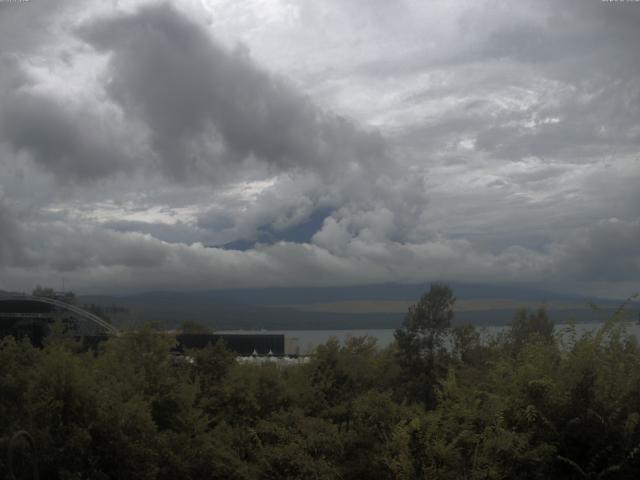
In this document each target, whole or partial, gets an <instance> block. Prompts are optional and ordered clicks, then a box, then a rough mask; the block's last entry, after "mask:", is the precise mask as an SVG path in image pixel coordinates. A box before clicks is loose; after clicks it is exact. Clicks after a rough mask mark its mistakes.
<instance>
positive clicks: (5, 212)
mask: <svg viewBox="0 0 640 480" xmlns="http://www.w3.org/2000/svg"><path fill="white" fill-rule="evenodd" d="M19 228H20V227H19V224H18V222H17V221H16V219H15V217H14V214H13V212H12V211H11V210H10V208H9V206H8V205H7V202H6V200H5V198H4V195H3V193H2V190H0V265H7V264H14V263H17V262H18V260H19V257H21V255H22V252H21V249H20V239H19Z"/></svg>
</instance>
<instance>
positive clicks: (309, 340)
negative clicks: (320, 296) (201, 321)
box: [216, 322, 640, 355]
mask: <svg viewBox="0 0 640 480" xmlns="http://www.w3.org/2000/svg"><path fill="white" fill-rule="evenodd" d="M624 325H625V328H626V330H627V331H628V332H629V334H631V335H634V336H635V337H636V338H638V339H640V325H638V324H637V323H635V322H625V323H624ZM601 326H602V323H578V324H575V325H574V327H575V331H576V334H577V335H578V336H581V335H583V334H584V333H586V332H590V331H594V330H595V329H597V328H598V327H601ZM507 328H509V327H506V326H489V327H478V331H479V332H480V334H481V337H482V338H483V339H485V340H486V339H488V338H490V337H492V336H494V335H497V334H498V333H500V332H502V331H504V330H506V329H507ZM569 328H570V326H569V325H566V324H558V325H556V327H555V331H556V332H557V333H560V334H562V333H564V332H567V331H568V329H569ZM393 332H394V330H393V329H370V330H366V329H360V330H258V331H256V330H219V331H216V333H241V334H242V333H244V334H256V333H265V334H267V333H275V334H284V335H285V336H286V337H287V338H297V339H298V345H299V347H300V353H301V354H302V355H305V354H308V353H310V352H311V351H312V350H313V349H314V348H315V347H316V346H318V345H321V344H323V343H326V341H327V340H329V339H330V338H331V337H335V338H337V339H338V340H340V341H345V340H346V339H348V338H349V337H365V336H367V337H373V338H375V339H376V341H377V344H378V345H379V346H380V347H386V346H388V345H389V344H390V343H391V342H393Z"/></svg>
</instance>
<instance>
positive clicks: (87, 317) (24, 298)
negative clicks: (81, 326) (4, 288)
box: [0, 294, 118, 335]
mask: <svg viewBox="0 0 640 480" xmlns="http://www.w3.org/2000/svg"><path fill="white" fill-rule="evenodd" d="M5 302H7V303H8V302H35V303H38V304H46V305H49V306H51V307H53V308H52V309H51V311H48V312H25V311H18V312H4V311H2V310H4V309H2V308H1V307H2V304H3V303H5ZM5 304H6V303H5ZM56 309H58V310H61V311H63V312H67V314H70V316H71V317H72V318H73V319H74V320H76V321H80V322H89V324H90V325H93V326H94V327H98V329H99V330H101V331H102V332H103V333H105V334H107V335H115V334H117V333H118V331H117V330H116V329H115V327H114V326H113V325H111V324H110V323H109V322H107V321H105V320H103V319H102V318H100V317H99V316H97V315H95V314H93V313H91V312H88V311H86V310H85V309H83V308H80V307H77V306H76V305H71V304H70V303H67V302H63V301H61V300H57V299H55V298H49V297H35V296H33V295H17V294H10V295H2V294H0V318H17V319H48V318H51V317H52V316H55V313H52V312H53V311H54V310H56Z"/></svg>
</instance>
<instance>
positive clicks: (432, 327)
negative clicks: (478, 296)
mask: <svg viewBox="0 0 640 480" xmlns="http://www.w3.org/2000/svg"><path fill="white" fill-rule="evenodd" d="M455 300H456V299H455V298H454V296H453V291H452V290H451V288H450V287H448V286H447V285H442V284H433V285H431V289H430V290H429V292H427V293H425V294H424V295H423V296H422V298H420V301H418V303H417V304H415V305H413V306H411V307H410V308H409V311H408V312H407V315H406V317H405V319H404V322H403V324H402V328H400V329H398V330H396V331H395V339H396V342H397V344H398V351H397V360H398V363H399V364H400V367H401V378H400V380H401V385H402V386H403V390H404V391H405V395H406V397H407V399H408V400H413V401H420V402H422V403H423V404H424V405H425V406H426V407H427V408H433V407H434V406H435V404H436V401H437V395H436V392H437V389H438V381H439V380H440V379H441V378H442V377H443V376H444V374H445V373H446V368H447V366H446V360H447V352H446V349H445V343H444V342H445V336H446V334H447V333H448V332H449V329H450V326H451V319H452V318H453V306H454V304H455Z"/></svg>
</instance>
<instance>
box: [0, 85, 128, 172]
mask: <svg viewBox="0 0 640 480" xmlns="http://www.w3.org/2000/svg"><path fill="white" fill-rule="evenodd" d="M0 127H1V128H2V130H3V133H4V136H5V138H6V139H7V141H8V142H9V144H10V145H11V146H12V147H13V149H14V150H16V151H18V152H19V151H26V152H28V153H29V154H30V155H31V158H33V160H34V161H35V162H37V163H39V164H40V165H42V166H43V167H44V168H46V169H47V170H49V171H51V172H53V173H54V174H56V175H57V176H58V178H59V179H62V180H64V179H67V180H72V179H96V178H100V177H103V176H105V175H109V174H111V173H114V172H117V171H122V170H130V169H131V168H132V167H133V160H132V159H131V158H127V156H126V153H125V152H123V151H122V150H121V142H120V136H119V133H120V132H117V131H114V129H113V128H111V125H110V123H109V122H108V121H107V122H104V121H101V119H100V118H99V117H96V116H95V115H94V114H93V113H91V112H89V111H86V110H85V109H79V110H76V111H74V109H72V108H69V107H68V106H63V105H61V104H60V103H58V102H56V101H55V100H53V99H51V98H49V97H46V96H44V95H40V94H35V93H27V92H18V93H16V94H14V95H12V96H11V97H10V98H8V99H5V101H4V104H3V111H2V115H1V117H0Z"/></svg>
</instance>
